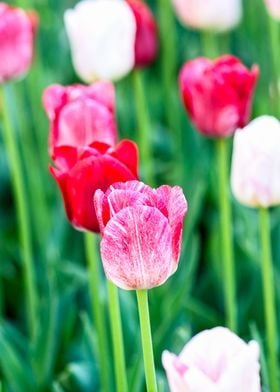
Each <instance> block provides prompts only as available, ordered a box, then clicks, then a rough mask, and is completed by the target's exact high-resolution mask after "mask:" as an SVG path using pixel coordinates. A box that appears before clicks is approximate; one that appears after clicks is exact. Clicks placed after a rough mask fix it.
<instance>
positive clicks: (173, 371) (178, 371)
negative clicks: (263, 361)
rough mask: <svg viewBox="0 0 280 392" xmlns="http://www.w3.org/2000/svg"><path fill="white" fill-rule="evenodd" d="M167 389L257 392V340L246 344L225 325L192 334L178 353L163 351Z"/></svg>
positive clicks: (178, 390) (196, 391) (259, 389)
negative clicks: (193, 335) (168, 387)
mask: <svg viewBox="0 0 280 392" xmlns="http://www.w3.org/2000/svg"><path fill="white" fill-rule="evenodd" d="M162 362H163V366H164V368H165V370H166V373H167V378H168V383H169V386H170V391H171V392H260V391H261V386H260V375H259V372H260V365H259V347H258V343H257V342H255V341H251V342H249V343H248V344H247V343H245V342H244V341H243V340H241V339H240V338H239V337H238V336H237V335H235V334H234V333H232V332H231V331H230V330H229V329H227V328H222V327H217V328H213V329H210V330H206V331H203V332H201V333H199V334H197V335H196V336H195V337H193V338H192V339H191V340H190V341H189V342H188V343H187V344H186V346H185V347H184V348H183V351H182V352H181V353H180V354H179V356H177V355H175V354H172V353H170V352H168V351H164V352H163V355H162Z"/></svg>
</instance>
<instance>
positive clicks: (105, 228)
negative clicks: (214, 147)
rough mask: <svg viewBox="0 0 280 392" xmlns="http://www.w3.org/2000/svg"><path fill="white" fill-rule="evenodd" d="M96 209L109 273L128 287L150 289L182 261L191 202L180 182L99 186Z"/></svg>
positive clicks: (102, 248)
mask: <svg viewBox="0 0 280 392" xmlns="http://www.w3.org/2000/svg"><path fill="white" fill-rule="evenodd" d="M94 202H95V210H96V214H97V218H98V221H99V225H100V231H101V235H102V240H101V258H102V262H103V267H104V270H105V273H106V276H107V278H108V279H109V280H111V281H112V282H113V283H114V284H116V285H117V286H119V287H121V288H124V289H128V290H129V289H150V288H152V287H155V286H159V285H161V284H162V283H164V282H165V281H166V280H167V279H168V278H169V276H170V275H172V274H173V273H174V272H175V271H176V269H177V266H178V262H179V257H180V251H181V241H182V229H183V219H184V216H185V214H186V212H187V202H186V199H185V197H184V194H183V191H182V189H181V188H180V187H178V186H175V187H170V186H168V185H163V186H161V187H159V188H157V189H152V188H150V187H149V186H147V185H145V184H143V183H142V182H139V181H128V182H126V183H116V184H112V185H111V186H110V187H109V188H108V190H107V192H106V193H104V192H103V191H102V190H97V191H96V193H95V196H94Z"/></svg>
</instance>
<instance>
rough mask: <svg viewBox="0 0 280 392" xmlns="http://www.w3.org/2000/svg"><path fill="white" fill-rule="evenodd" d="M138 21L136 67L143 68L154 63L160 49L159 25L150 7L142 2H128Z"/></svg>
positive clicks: (138, 0)
mask: <svg viewBox="0 0 280 392" xmlns="http://www.w3.org/2000/svg"><path fill="white" fill-rule="evenodd" d="M126 2H127V3H128V5H129V6H130V8H131V10H132V12H133V14H134V17H135V20H136V37H135V43H134V51H135V59H134V65H135V66H136V67H143V66H146V65H148V64H149V63H151V62H152V61H154V59H155V57H156V55H157V49H158V37H157V25H156V21H155V18H154V16H153V14H152V12H151V10H150V9H149V7H148V6H147V5H146V4H145V3H144V2H143V1H142V0H126Z"/></svg>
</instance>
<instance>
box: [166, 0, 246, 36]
mask: <svg viewBox="0 0 280 392" xmlns="http://www.w3.org/2000/svg"><path fill="white" fill-rule="evenodd" d="M173 5H174V8H175V12H176V14H177V16H178V18H179V19H180V21H181V22H182V23H183V24H184V25H186V26H188V27H192V28H194V29H198V30H212V31H215V32H222V31H228V30H231V29H233V28H234V27H235V26H236V25H238V24H239V22H240V20H241V17H242V4H241V0H173Z"/></svg>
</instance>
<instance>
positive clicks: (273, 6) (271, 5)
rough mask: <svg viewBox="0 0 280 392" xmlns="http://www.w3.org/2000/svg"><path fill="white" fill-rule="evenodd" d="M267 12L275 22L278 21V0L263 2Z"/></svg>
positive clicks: (279, 16) (279, 7) (279, 11)
mask: <svg viewBox="0 0 280 392" xmlns="http://www.w3.org/2000/svg"><path fill="white" fill-rule="evenodd" d="M264 3H265V5H266V8H267V11H268V12H269V14H270V15H271V16H272V17H273V18H275V19H276V20H280V0H264Z"/></svg>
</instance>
